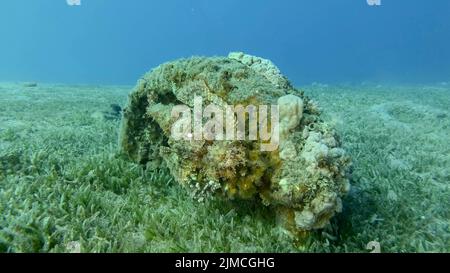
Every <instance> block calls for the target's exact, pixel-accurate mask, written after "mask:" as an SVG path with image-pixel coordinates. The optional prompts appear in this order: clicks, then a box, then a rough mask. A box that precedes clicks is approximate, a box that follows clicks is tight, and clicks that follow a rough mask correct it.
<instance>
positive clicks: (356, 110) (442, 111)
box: [0, 83, 450, 252]
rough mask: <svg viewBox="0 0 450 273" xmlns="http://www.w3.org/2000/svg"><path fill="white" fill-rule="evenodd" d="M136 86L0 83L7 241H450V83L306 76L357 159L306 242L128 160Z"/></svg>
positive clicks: (340, 245) (132, 244)
mask: <svg viewBox="0 0 450 273" xmlns="http://www.w3.org/2000/svg"><path fill="white" fill-rule="evenodd" d="M131 89H132V87H130V86H84V85H79V86H76V85H70V86H69V85H57V84H39V85H37V86H36V87H25V86H24V85H23V84H19V83H0V212H1V217H0V252H181V251H186V252H230V251H231V252H305V251H307V252H368V251H369V250H367V248H366V246H367V244H368V243H369V242H373V241H376V242H379V243H380V246H381V251H382V252H450V188H449V185H450V85H445V84H436V85H426V86H425V85H416V86H398V85H397V86H390V85H369V84H366V85H325V84H314V85H310V86H304V87H301V89H302V90H304V91H305V93H306V94H307V95H308V96H309V97H311V98H313V99H314V100H316V101H317V103H318V104H319V105H320V107H321V109H323V113H324V119H325V120H327V121H330V122H332V123H333V124H335V126H336V128H337V130H338V131H339V133H340V135H341V136H342V141H343V143H344V147H345V149H346V150H347V151H348V152H349V154H350V155H351V157H352V159H353V173H352V182H351V183H352V189H351V191H350V193H349V195H348V196H347V197H346V198H345V199H344V209H343V212H342V213H341V214H339V215H338V216H337V217H335V218H334V219H333V221H332V223H331V225H329V226H328V227H327V228H325V229H324V230H321V231H317V232H315V233H314V234H312V236H311V237H310V238H309V239H308V240H306V241H302V242H298V241H297V240H296V238H292V237H290V235H289V234H287V233H286V232H284V231H283V230H282V229H281V228H280V227H279V226H278V225H277V224H276V221H275V219H274V218H275V217H274V212H273V211H271V209H270V208H265V207H260V206H259V205H258V203H257V202H255V203H252V202H250V201H235V202H226V201H223V200H219V199H210V200H206V201H205V202H203V203H201V204H199V203H198V202H197V201H195V200H192V199H191V198H189V196H188V194H187V193H186V192H185V191H184V190H183V189H180V187H179V186H178V185H177V184H176V183H175V182H174V181H173V179H172V178H171V177H170V175H169V174H168V173H167V172H166V171H164V170H159V171H156V172H150V171H145V170H143V168H142V167H141V166H138V165H136V164H134V163H131V162H128V161H127V160H125V159H124V158H122V157H121V156H120V155H119V154H118V153H117V133H118V128H119V125H120V120H119V119H118V118H117V119H116V118H114V115H112V114H111V104H119V105H124V104H125V103H126V100H127V94H128V93H129V92H130V91H131Z"/></svg>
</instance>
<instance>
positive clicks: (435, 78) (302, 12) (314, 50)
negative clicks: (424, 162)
mask: <svg viewBox="0 0 450 273" xmlns="http://www.w3.org/2000/svg"><path fill="white" fill-rule="evenodd" d="M381 4H382V5H381V6H379V7H375V6H369V5H368V4H367V3H366V0H314V1H313V0H310V1H300V0H223V1H218V0H216V1H212V0H161V1H156V0H154V1H153V0H152V1H150V0H130V1H125V0H81V6H69V5H67V3H66V0H33V1H30V0H2V2H1V4H0V81H44V82H62V83H102V84H134V83H135V81H136V80H137V79H138V78H139V77H140V76H141V75H142V74H143V73H144V72H146V71H148V70H149V69H151V68H152V67H154V66H156V65H158V64H160V63H162V62H165V61H168V60H172V59H176V58H180V57H189V56H191V55H226V54H228V52H230V51H244V52H246V53H249V54H253V55H258V56H262V57H265V58H268V59H271V60H273V61H274V62H275V63H276V64H277V65H278V66H279V67H280V69H281V70H282V71H283V73H284V74H286V75H287V76H288V77H289V78H290V79H291V80H292V81H293V82H294V83H295V84H308V83H311V82H327V83H333V82H355V83H357V82H361V81H374V82H404V83H416V82H417V83H422V82H441V81H449V80H450V16H449V15H450V1H448V0H433V1H429V0H381Z"/></svg>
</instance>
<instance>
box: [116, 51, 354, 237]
mask: <svg viewBox="0 0 450 273" xmlns="http://www.w3.org/2000/svg"><path fill="white" fill-rule="evenodd" d="M207 105H214V106H215V108H208V107H209V106H208V107H205V106H207ZM240 106H242V107H241V108H239V107H240ZM248 106H254V107H248ZM264 106H265V107H264ZM177 107H178V108H177ZM197 107H201V109H202V111H200V112H199V110H198V109H197ZM176 109H178V110H177V111H175V110H176ZM211 109H213V110H212V111H208V110H211ZM239 109H241V110H242V109H244V112H243V115H240V113H241V112H239V111H238V110H239ZM221 114H223V119H219V118H217V117H218V116H220V115H221ZM213 117H214V122H211V121H212V120H213ZM244 117H245V118H248V119H249V120H248V121H244V122H243V121H242V118H244ZM252 117H253V118H254V119H253V120H255V121H257V122H255V123H253V122H252V121H250V119H251V118H252ZM180 120H184V121H183V122H180ZM205 122H206V123H205ZM180 124H181V125H183V126H179V125H180ZM236 124H240V125H241V126H243V127H239V126H237V129H236V128H235V127H236ZM176 125H177V126H176ZM228 125H234V126H235V127H232V128H233V131H232V132H230V130H229V127H227V126H228ZM198 126H201V128H200V129H198V128H197V127H198ZM208 128H209V129H210V130H209V133H207V131H208V130H207V129H208ZM239 128H241V129H242V128H243V129H242V130H240V131H239ZM235 129H236V130H235ZM175 131H176V133H177V134H175V133H174V132H175ZM264 131H266V132H268V133H269V136H270V137H269V138H267V137H263V136H264V134H263V132H264ZM252 132H253V133H255V132H256V134H255V135H254V136H251V135H252ZM208 134H209V135H208ZM207 136H209V137H207ZM211 136H213V137H212V138H211ZM120 147H121V150H122V151H123V153H125V154H126V155H128V156H129V158H130V159H131V160H134V161H136V162H139V163H141V164H144V165H145V166H146V167H147V168H150V169H158V168H167V169H168V170H169V171H170V173H171V174H172V175H173V177H174V179H175V180H176V181H177V182H178V183H179V184H180V185H182V186H184V187H185V188H186V189H188V191H189V192H190V193H192V196H193V197H195V198H199V199H202V198H204V197H206V196H210V195H213V194H214V195H216V196H217V195H218V196H222V197H223V198H228V199H235V198H242V199H251V200H255V201H258V200H259V201H260V202H261V203H262V204H264V205H267V206H272V207H274V208H275V209H276V210H277V211H278V213H279V216H280V219H283V220H284V223H285V224H286V226H287V227H289V229H291V230H297V231H309V230H313V229H318V228H323V227H324V226H325V225H326V224H327V223H328V222H329V220H330V218H331V217H333V215H334V214H335V213H336V212H339V211H340V210H341V208H342V202H341V197H342V196H343V195H345V193H347V192H348V190H349V181H348V176H347V171H348V166H349V165H350V160H349V158H348V156H347V155H346V153H345V151H344V150H343V149H342V148H341V142H340V140H339V137H338V136H337V135H336V132H335V131H334V129H333V128H332V127H331V126H330V125H329V124H327V123H326V122H324V121H323V120H322V119H321V115H320V111H319V109H318V107H317V105H316V104H315V103H314V102H313V101H312V100H311V99H309V98H308V97H306V96H305V95H304V94H303V92H301V91H299V90H297V89H296V88H294V87H292V85H291V84H290V82H289V81H288V80H287V78H286V77H284V76H283V75H282V74H281V72H280V70H279V69H278V68H277V67H276V66H275V65H274V64H273V63H272V62H271V61H269V60H265V59H262V58H259V57H255V56H250V55H246V54H244V53H231V54H230V55H229V56H228V57H209V58H208V57H193V58H189V59H182V60H177V61H173V62H168V63H165V64H162V65H160V66H159V67H156V68H155V69H153V70H152V71H150V72H149V73H147V74H146V75H144V76H143V78H142V79H140V80H139V82H138V84H137V86H136V87H135V89H134V90H133V92H132V93H131V94H130V95H129V102H128V105H127V106H126V107H125V109H124V111H123V120H122V128H121V134H120Z"/></svg>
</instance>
